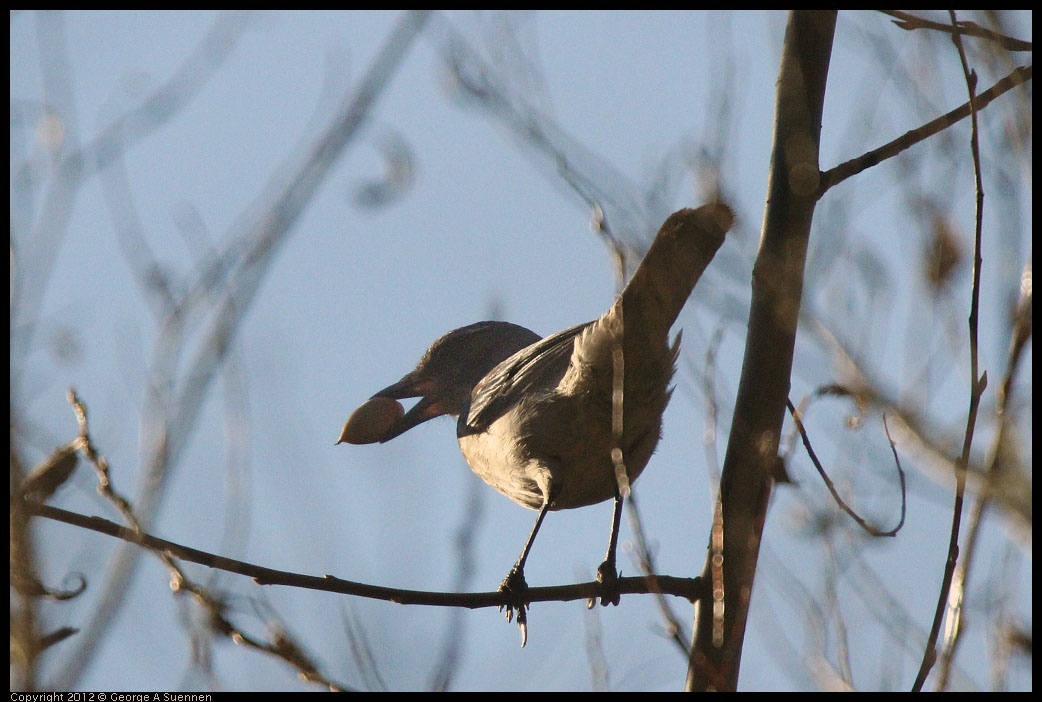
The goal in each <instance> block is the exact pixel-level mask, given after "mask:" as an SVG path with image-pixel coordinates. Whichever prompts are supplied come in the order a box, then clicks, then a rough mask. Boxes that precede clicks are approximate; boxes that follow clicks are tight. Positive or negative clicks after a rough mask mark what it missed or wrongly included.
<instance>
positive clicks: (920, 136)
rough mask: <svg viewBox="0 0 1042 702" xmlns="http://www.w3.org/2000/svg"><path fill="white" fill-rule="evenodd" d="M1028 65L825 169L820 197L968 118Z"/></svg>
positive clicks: (1016, 81)
mask: <svg viewBox="0 0 1042 702" xmlns="http://www.w3.org/2000/svg"><path fill="white" fill-rule="evenodd" d="M1031 68H1032V67H1031V66H1020V67H1018V68H1015V69H1014V70H1013V71H1011V72H1010V74H1009V75H1007V76H1006V77H1005V78H1003V79H1002V80H1000V81H999V82H997V83H995V85H993V86H991V87H990V88H988V89H987V90H985V91H984V92H983V93H980V94H979V95H976V96H975V97H974V98H973V99H972V101H970V102H967V103H966V104H964V105H961V106H959V107H957V108H955V109H954V110H952V111H951V112H949V113H947V114H945V115H941V116H940V117H938V118H937V119H935V120H932V121H930V122H927V123H926V124H924V125H922V126H920V127H916V128H915V129H913V130H911V131H908V132H905V133H904V134H902V135H901V136H899V137H897V138H896V139H894V140H893V141H891V142H889V143H887V144H883V145H882V146H880V147H879V148H877V149H873V150H871V151H869V152H867V153H864V154H862V155H860V156H858V157H856V158H853V159H851V160H849V161H845V162H844V163H841V164H839V165H838V166H835V167H833V168H830V169H829V170H827V171H824V172H823V173H822V174H821V181H820V185H819V187H818V197H819V198H820V197H821V196H823V195H824V194H825V193H826V192H828V190H829V189H830V188H832V187H833V186H835V185H838V184H839V183H842V182H843V181H844V180H846V179H847V178H850V177H851V176H855V175H857V174H858V173H860V172H861V171H864V170H866V169H868V168H871V167H872V166H874V165H876V164H877V163H881V162H882V161H885V160H886V159H888V158H892V157H894V156H896V155H897V154H899V153H901V152H902V151H904V150H905V149H907V148H910V147H912V146H914V145H916V144H918V143H919V142H921V141H925V140H926V139H928V138H930V137H931V136H933V135H934V134H937V133H938V132H940V131H943V130H945V129H947V128H948V127H950V126H952V125H953V124H955V123H956V122H958V121H959V120H961V119H964V118H965V117H968V116H969V115H970V113H971V112H976V111H978V110H982V109H984V107H985V106H987V105H988V104H989V103H990V102H992V101H993V100H994V99H995V98H997V97H999V96H1000V95H1002V94H1003V93H1005V92H1008V91H1009V90H1011V89H1013V88H1015V87H1016V86H1018V85H1020V84H1021V83H1025V82H1027V81H1029V80H1031Z"/></svg>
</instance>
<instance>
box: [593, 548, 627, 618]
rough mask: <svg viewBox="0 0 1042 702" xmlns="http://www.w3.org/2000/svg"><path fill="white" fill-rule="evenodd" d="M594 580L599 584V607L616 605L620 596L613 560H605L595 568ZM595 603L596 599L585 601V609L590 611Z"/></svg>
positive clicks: (617, 575) (617, 576)
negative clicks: (595, 576)
mask: <svg viewBox="0 0 1042 702" xmlns="http://www.w3.org/2000/svg"><path fill="white" fill-rule="evenodd" d="M596 580H597V582H599V583H600V584H601V606H602V607H607V606H608V605H609V604H613V605H618V604H619V601H620V600H621V599H622V596H621V595H620V594H619V573H618V571H617V570H615V560H614V559H607V560H605V561H604V563H601V564H600V565H599V566H597V578H596ZM596 602H597V598H596V597H591V598H590V599H588V600H587V601H586V608H587V609H592V608H593V605H594V604H596Z"/></svg>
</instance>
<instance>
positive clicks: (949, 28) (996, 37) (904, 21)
mask: <svg viewBox="0 0 1042 702" xmlns="http://www.w3.org/2000/svg"><path fill="white" fill-rule="evenodd" d="M880 12H883V13H885V14H888V15H890V16H891V17H896V18H897V19H895V20H894V24H896V25H897V26H898V27H900V28H901V29H904V30H905V31H909V32H910V31H912V30H915V29H933V30H936V31H938V32H945V33H947V34H954V32H955V31H956V29H955V28H953V25H950V24H942V23H940V22H934V21H932V20H928V19H923V18H922V17H917V16H915V15H913V14H912V13H910V12H904V11H903V10H880ZM955 26H957V27H958V32H959V33H960V34H964V35H966V36H972V37H980V38H982V39H987V40H989V41H993V42H996V43H997V44H998V45H999V46H1001V47H1002V48H1003V49H1007V50H1009V51H1031V45H1032V44H1031V42H1030V41H1024V40H1023V39H1017V38H1015V37H1009V36H1006V35H1005V34H999V33H998V32H995V31H992V30H990V29H988V28H986V27H982V26H980V25H979V24H977V23H976V22H970V21H969V20H962V21H960V22H958V23H957V25H955Z"/></svg>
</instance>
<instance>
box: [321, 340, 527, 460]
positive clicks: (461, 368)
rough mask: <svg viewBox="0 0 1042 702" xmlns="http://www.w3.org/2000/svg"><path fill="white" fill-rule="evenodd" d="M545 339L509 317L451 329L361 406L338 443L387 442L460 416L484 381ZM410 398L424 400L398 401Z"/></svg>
mask: <svg viewBox="0 0 1042 702" xmlns="http://www.w3.org/2000/svg"><path fill="white" fill-rule="evenodd" d="M539 338H540V337H539V335H538V334H536V333H535V332H532V331H530V330H528V329H525V328H524V327H520V326H518V325H516V324H510V323H508V322H477V323H476V324H471V325H468V326H466V327H460V328H459V329H454V330H452V331H450V332H449V333H448V334H446V335H445V336H443V337H441V338H440V339H438V340H437V341H435V342H434V343H433V344H431V347H430V348H429V349H427V352H426V353H425V354H423V358H421V359H420V362H419V364H417V366H416V368H415V369H414V370H412V371H410V372H409V373H407V374H405V376H404V377H402V379H401V380H399V381H398V382H397V383H394V384H393V385H389V386H387V387H386V388H384V389H383V390H380V391H379V392H377V393H376V394H374V395H373V396H372V397H371V398H369V400H368V401H367V402H366V403H365V404H363V405H362V406H361V407H359V408H358V409H357V410H355V411H354V413H353V414H352V415H351V417H350V418H349V419H348V420H347V423H346V424H345V425H344V429H343V431H342V432H341V434H340V440H339V441H338V442H337V443H345V442H346V443H349V444H371V443H376V442H380V443H383V442H385V441H390V440H391V439H393V438H394V437H396V436H398V435H399V434H401V433H403V432H405V431H408V430H409V429H412V428H413V427H415V426H417V425H419V424H422V423H423V422H426V421H427V420H428V419H433V418H434V417H438V416H441V415H443V414H447V415H452V416H456V415H458V414H459V412H460V409H461V408H462V407H463V404H464V402H466V400H467V398H469V397H470V391H471V390H472V389H473V388H474V386H475V385H476V384H477V382H478V381H479V380H481V379H482V378H484V377H485V376H486V375H487V374H488V372H489V371H491V370H492V369H493V368H495V367H496V366H497V365H499V364H500V363H501V362H502V361H504V360H506V359H507V358H509V357H510V356H512V355H514V354H515V353H517V352H518V351H520V350H521V349H523V348H525V347H527V346H530V345H532V344H534V343H535V342H537V341H539ZM408 397H419V398H420V399H419V401H418V402H417V403H416V404H415V405H414V406H413V407H412V409H410V410H409V411H408V412H406V411H405V410H404V408H403V407H402V405H401V404H400V403H399V402H398V400H401V399H404V398H408Z"/></svg>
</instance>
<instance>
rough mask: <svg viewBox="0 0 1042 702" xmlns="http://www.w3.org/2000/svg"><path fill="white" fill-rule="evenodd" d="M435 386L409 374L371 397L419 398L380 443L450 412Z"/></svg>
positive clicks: (430, 381) (431, 382)
mask: <svg viewBox="0 0 1042 702" xmlns="http://www.w3.org/2000/svg"><path fill="white" fill-rule="evenodd" d="M438 389H439V388H438V386H437V384H436V383H435V382H434V381H432V380H430V379H417V378H414V377H413V375H412V374H411V373H410V374H409V375H406V376H405V377H404V378H402V379H401V380H399V381H398V382H397V383H395V384H394V385H388V386H387V387H386V388H384V389H383V390H381V391H379V392H377V393H376V394H374V395H373V398H377V397H386V398H390V399H394V400H401V399H404V398H407V397H419V398H420V400H419V402H417V403H416V404H415V405H413V408H412V409H410V410H409V411H408V412H406V413H405V414H404V415H402V416H401V417H400V418H399V419H398V420H397V421H396V422H394V423H393V424H392V425H391V426H390V427H389V428H388V429H387V431H386V432H385V433H384V435H383V438H381V439H380V443H381V444H382V443H384V442H385V441H390V440H391V439H393V438H394V437H396V436H398V435H399V434H402V433H404V432H407V431H409V430H410V429H412V428H413V427H415V426H418V425H420V424H423V423H424V422H426V421H427V420H429V419H434V418H435V417H440V416H441V415H443V414H448V413H449V412H451V408H449V407H446V406H445V404H444V403H443V402H441V401H440V400H441V393H440V392H438Z"/></svg>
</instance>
